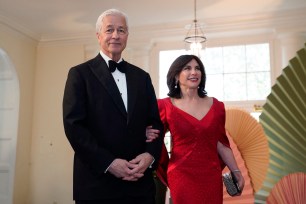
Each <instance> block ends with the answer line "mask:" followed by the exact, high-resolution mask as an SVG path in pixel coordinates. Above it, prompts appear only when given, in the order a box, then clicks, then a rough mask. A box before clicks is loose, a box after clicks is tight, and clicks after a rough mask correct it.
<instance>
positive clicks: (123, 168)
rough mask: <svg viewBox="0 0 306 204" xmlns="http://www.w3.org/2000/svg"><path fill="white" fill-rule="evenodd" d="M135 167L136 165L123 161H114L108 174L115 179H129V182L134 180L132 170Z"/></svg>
mask: <svg viewBox="0 0 306 204" xmlns="http://www.w3.org/2000/svg"><path fill="white" fill-rule="evenodd" d="M136 167H137V164H133V163H130V162H128V161H126V160H124V159H115V160H114V161H113V163H111V165H110V167H109V169H108V172H110V173H111V174H113V175H114V176H116V177H117V178H129V179H130V180H135V179H134V177H133V174H135V172H133V171H132V169H134V168H136ZM136 180H137V179H136Z"/></svg>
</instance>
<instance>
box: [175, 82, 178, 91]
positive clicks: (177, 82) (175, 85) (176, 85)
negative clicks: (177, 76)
mask: <svg viewBox="0 0 306 204" xmlns="http://www.w3.org/2000/svg"><path fill="white" fill-rule="evenodd" d="M177 84H178V81H176V82H175V86H174V88H175V89H177Z"/></svg>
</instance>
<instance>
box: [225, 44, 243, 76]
mask: <svg viewBox="0 0 306 204" xmlns="http://www.w3.org/2000/svg"><path fill="white" fill-rule="evenodd" d="M223 55H224V73H237V72H246V59H245V46H228V47H224V48H223Z"/></svg>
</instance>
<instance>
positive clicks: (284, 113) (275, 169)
mask: <svg viewBox="0 0 306 204" xmlns="http://www.w3.org/2000/svg"><path fill="white" fill-rule="evenodd" d="M259 119H260V123H261V124H262V125H263V128H264V131H265V134H266V135H267V137H268V141H269V147H270V161H269V169H268V174H267V179H266V181H265V185H264V187H263V188H262V189H261V193H260V194H261V195H259V196H258V199H260V197H263V196H264V195H268V194H269V192H270V191H271V189H272V188H273V186H274V185H275V184H276V183H277V182H278V181H279V180H280V179H281V178H282V177H283V176H285V175H288V174H290V173H295V172H305V173H306V162H305V161H306V148H305V147H306V125H305V124H306V47H304V48H303V49H301V50H299V51H298V52H297V56H296V57H294V58H293V59H291V60H290V61H289V65H288V66H287V67H285V68H284V69H283V72H282V74H281V75H280V76H279V77H278V78H277V79H276V83H275V85H274V86H273V87H272V91H271V94H270V95H269V96H268V97H267V102H266V103H265V104H264V106H263V111H262V114H261V115H260V117H259ZM256 196H257V195H255V198H256ZM262 200H263V201H264V199H262Z"/></svg>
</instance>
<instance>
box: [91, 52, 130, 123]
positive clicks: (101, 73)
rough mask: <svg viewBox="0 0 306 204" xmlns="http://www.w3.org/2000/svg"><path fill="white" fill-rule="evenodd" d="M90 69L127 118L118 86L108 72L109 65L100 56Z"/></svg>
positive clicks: (95, 59)
mask: <svg viewBox="0 0 306 204" xmlns="http://www.w3.org/2000/svg"><path fill="white" fill-rule="evenodd" d="M90 68H91V70H92V72H93V73H94V75H95V76H96V77H97V78H98V79H99V81H100V82H101V84H102V85H103V86H104V87H105V89H106V90H107V92H108V93H109V95H110V96H111V98H112V100H113V101H114V103H115V104H116V105H117V107H118V108H119V110H120V112H121V113H122V114H123V115H124V116H125V117H127V112H126V110H125V107H124V103H123V100H122V97H121V95H120V92H119V90H118V87H117V84H116V82H115V80H114V78H113V76H112V74H111V73H110V71H109V70H108V67H107V64H106V62H105V61H104V59H103V58H102V57H101V55H100V54H98V56H97V57H96V58H94V60H93V61H91V63H90Z"/></svg>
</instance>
